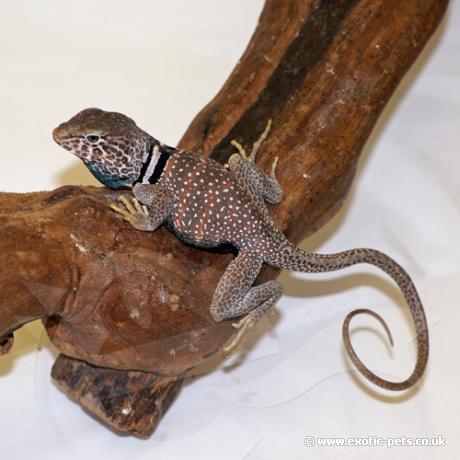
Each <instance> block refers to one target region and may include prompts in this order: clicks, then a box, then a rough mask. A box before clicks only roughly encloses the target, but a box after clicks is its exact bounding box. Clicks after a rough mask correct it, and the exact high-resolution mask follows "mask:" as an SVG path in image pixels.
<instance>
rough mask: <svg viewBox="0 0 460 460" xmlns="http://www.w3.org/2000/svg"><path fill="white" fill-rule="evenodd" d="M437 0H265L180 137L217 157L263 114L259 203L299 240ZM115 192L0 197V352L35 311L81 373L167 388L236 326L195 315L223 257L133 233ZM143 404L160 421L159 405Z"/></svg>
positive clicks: (347, 167) (442, 2) (342, 183)
mask: <svg viewBox="0 0 460 460" xmlns="http://www.w3.org/2000/svg"><path fill="white" fill-rule="evenodd" d="M446 5H447V0H406V1H404V2H401V1H396V0H335V1H331V2H329V1H317V0H303V1H301V0H299V1H297V2H286V1H284V0H268V1H267V2H266V4H265V7H264V10H263V12H262V15H261V19H260V22H259V24H258V27H257V30H256V31H255V33H254V36H253V37H252V40H251V42H250V44H249V46H248V48H247V50H246V52H245V53H244V55H243V57H242V59H241V61H240V62H239V64H238V65H237V66H236V68H235V70H234V72H233V73H232V75H231V76H230V77H229V79H228V81H227V82H226V83H225V85H224V87H223V88H222V90H221V91H220V93H219V94H218V95H217V96H216V97H215V98H214V100H213V101H211V102H210V104H209V105H208V106H207V107H206V108H205V109H204V110H203V111H202V112H201V113H200V114H199V115H198V116H197V117H196V119H195V120H194V121H193V122H192V124H191V126H190V128H189V129H188V131H187V132H186V134H185V135H184V137H183V139H182V141H181V143H180V146H181V147H183V148H189V149H194V150H197V151H200V152H202V153H203V154H205V155H210V156H212V157H213V158H215V159H217V160H218V161H220V162H222V163H224V162H225V161H226V159H227V158H228V157H229V155H230V154H231V153H232V152H233V149H232V147H231V146H230V140H231V139H233V138H236V139H237V140H239V141H240V142H242V143H243V144H244V145H246V146H248V145H250V144H251V143H252V142H253V141H254V140H255V139H256V138H257V137H258V136H259V134H260V133H261V132H262V130H263V128H264V126H265V124H266V121H267V119H268V118H273V128H272V132H271V135H270V137H269V138H268V140H267V141H266V142H265V143H264V145H263V147H262V148H261V150H260V153H259V155H258V163H259V164H261V165H262V166H263V167H265V168H267V170H268V168H269V166H270V164H271V163H272V161H273V158H274V157H275V156H279V158H280V159H279V166H278V178H279V181H280V183H281V185H282V186H283V188H284V191H285V198H284V200H283V202H282V203H281V205H279V206H276V207H271V208H270V211H271V212H272V215H273V216H274V218H275V222H276V223H277V224H278V225H279V226H280V228H281V229H282V230H283V231H284V232H286V234H287V235H288V237H289V238H290V239H291V240H292V241H294V242H299V241H300V240H301V239H302V238H303V237H305V236H307V235H310V234H311V233H313V232H314V231H316V230H317V229H318V228H319V227H320V226H321V225H323V224H324V223H325V222H326V221H327V220H328V219H329V218H331V217H332V216H333V215H334V213H335V212H337V210H338V209H339V208H340V205H341V204H342V202H343V200H344V198H345V196H346V193H347V191H348V190H349V187H350V184H351V181H352V179H353V176H354V173H355V170H356V165H357V161H358V159H359V154H360V152H361V150H362V147H363V145H364V143H365V141H366V139H367V138H368V136H369V134H370V131H371V129H372V127H373V126H374V124H375V122H376V120H377V118H378V116H379V114H380V112H381V110H382V109H383V107H384V106H385V104H386V102H387V101H388V99H389V97H390V96H391V94H392V93H393V91H394V89H395V87H396V86H397V84H398V82H399V81H400V80H401V78H402V77H403V76H404V74H405V72H406V70H407V69H408V68H409V66H410V65H411V64H412V63H413V62H414V60H415V58H416V57H417V55H418V54H419V52H420V51H421V49H422V48H423V46H424V45H425V43H426V41H427V40H428V38H429V37H430V35H431V34H432V32H433V31H434V30H435V27H436V25H437V24H438V23H439V21H440V19H441V17H442V15H443V13H444V11H445V8H446ZM126 193H128V192H126ZM115 196H116V194H115V193H114V192H112V191H109V190H106V189H102V188H99V189H98V188H93V187H84V188H80V187H63V188H60V189H58V190H55V191H52V192H44V193H31V194H6V193H3V194H0V253H1V254H2V258H1V260H0V292H2V297H1V299H0V312H1V315H0V353H6V352H8V351H9V349H10V346H11V345H12V340H11V333H12V331H14V329H16V328H17V327H20V326H21V325H22V324H24V323H26V322H28V321H31V320H33V319H36V318H42V320H43V321H44V323H45V325H46V328H47V331H48V333H49V335H50V338H51V340H52V341H53V343H54V344H55V345H56V347H57V348H58V350H60V351H61V352H62V353H64V354H65V355H67V357H69V358H68V359H70V358H73V359H75V360H83V361H85V362H86V363H87V365H88V367H85V372H86V373H87V375H92V374H91V372H93V371H92V370H91V367H94V368H96V367H97V368H99V367H105V368H107V372H108V374H110V372H109V371H110V370H112V371H113V372H114V373H117V372H119V371H142V372H145V373H151V374H152V382H153V381H155V379H156V374H165V375H176V376H178V379H177V382H180V379H181V376H182V375H183V374H184V372H185V371H186V370H187V369H189V368H191V367H193V366H195V365H196V364H198V363H200V362H202V361H203V360H204V359H205V358H206V357H208V356H210V355H212V354H214V353H216V352H217V351H218V350H219V349H220V348H221V346H222V344H223V343H224V342H225V341H226V340H227V339H228V338H229V337H230V335H231V334H232V332H233V330H232V328H231V326H230V325H229V323H228V322H223V323H220V324H215V323H214V322H213V321H212V319H211V318H210V316H209V313H208V310H209V304H210V299H211V296H212V293H213V291H214V288H215V286H216V284H217V281H218V279H219V278H220V276H221V275H222V273H223V270H224V269H225V267H226V265H227V264H228V262H229V261H230V260H231V255H220V254H216V253H210V252H206V251H202V250H199V249H194V248H190V247H187V246H185V245H183V244H182V243H180V242H179V241H178V240H177V239H176V238H175V237H174V236H172V235H171V234H170V233H169V232H168V231H166V230H165V229H159V230H158V231H156V232H155V233H153V234H146V233H142V232H138V231H136V230H133V229H132V228H131V227H130V226H129V225H128V224H125V223H124V222H123V221H121V220H120V219H119V218H118V217H117V216H116V215H115V214H114V213H113V212H112V211H111V210H110V209H109V208H108V203H109V202H111V201H112V200H113V199H114V197H115ZM263 276H264V277H265V278H269V277H274V276H276V273H275V272H274V271H273V270H270V271H269V270H266V271H265V272H264V275H263ZM68 359H67V358H66V359H62V360H58V362H57V363H56V366H55V369H54V375H55V376H56V375H59V379H58V381H59V383H60V386H61V388H63V389H64V391H66V392H67V393H68V394H69V395H71V396H72V397H74V398H75V399H77V400H78V401H79V402H80V403H81V404H82V405H84V406H85V407H87V408H88V409H89V410H91V411H93V412H94V413H96V414H97V415H98V416H100V417H102V418H104V419H105V420H106V422H107V423H110V424H112V425H113V426H114V427H115V428H116V429H118V430H124V429H126V430H127V431H133V432H137V433H139V432H140V430H139V429H138V428H132V426H131V425H130V422H127V421H125V422H123V421H120V418H119V417H115V418H112V417H111V416H110V415H109V414H103V413H102V412H101V410H100V407H101V404H103V403H102V401H101V400H98V399H97V394H98V393H97V391H95V392H94V394H93V396H94V395H95V398H96V399H95V400H94V401H93V402H88V401H89V399H85V398H84V397H83V396H82V393H81V392H80V393H79V391H80V390H75V389H74V388H73V387H70V386H68V385H65V384H63V382H69V381H70V379H71V377H72V373H73V372H75V369H76V367H75V366H76V364H75V363H73V364H72V365H69V363H72V361H68ZM78 363H80V361H78ZM74 365H75V366H74ZM95 366H96V367H95ZM100 372H102V371H100ZM104 372H105V371H104ZM108 374H104V375H108ZM114 375H115V374H114ZM117 375H118V374H117ZM127 375H128V373H127ZM179 387H180V383H178V384H176V385H173V386H172V387H168V388H167V389H166V388H165V389H164V392H165V393H164V395H162V390H161V389H160V390H159V392H158V393H156V395H157V396H155V398H157V397H158V398H159V400H162V398H164V396H165V395H166V392H167V399H169V398H171V397H173V394H174V392H175V391H177V390H178V388H179ZM155 398H154V399H155ZM151 407H152V411H153V412H152V417H153V418H154V419H155V420H158V419H159V416H161V413H162V411H158V412H155V411H156V410H157V409H155V407H154V405H152V406H151ZM114 410H115V409H114ZM116 410H118V409H116ZM144 415H145V414H144ZM115 420H116V421H115ZM133 426H134V425H133ZM152 429H153V425H152V426H151V427H149V428H148V430H150V431H151V430H152ZM148 430H147V431H148Z"/></svg>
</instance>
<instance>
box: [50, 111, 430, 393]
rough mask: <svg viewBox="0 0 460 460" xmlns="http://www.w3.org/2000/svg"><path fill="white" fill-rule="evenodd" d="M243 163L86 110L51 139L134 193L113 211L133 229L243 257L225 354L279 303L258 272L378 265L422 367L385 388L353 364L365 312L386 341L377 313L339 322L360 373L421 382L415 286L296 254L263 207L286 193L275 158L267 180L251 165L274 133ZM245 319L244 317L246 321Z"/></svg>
mask: <svg viewBox="0 0 460 460" xmlns="http://www.w3.org/2000/svg"><path fill="white" fill-rule="evenodd" d="M270 123H271V121H270V122H269V124H268V125H267V128H266V130H265V131H264V133H263V134H262V136H261V138H260V139H259V140H258V141H257V142H256V143H255V144H254V146H253V149H252V152H251V154H250V155H249V156H248V155H246V153H245V151H244V149H243V148H242V147H241V145H240V144H238V143H237V142H235V141H234V142H233V145H234V146H235V147H236V148H237V149H238V151H239V153H236V154H234V155H232V156H231V157H230V159H229V162H228V165H226V166H225V167H224V166H222V165H220V164H219V163H217V162H215V161H214V160H212V159H210V158H207V157H203V156H201V155H198V154H196V153H193V152H188V151H182V150H178V149H174V148H172V147H168V146H166V145H164V144H162V143H160V142H159V141H157V140H156V139H155V138H153V137H152V136H150V135H149V134H147V133H146V132H144V131H142V130H141V129H140V128H138V127H137V126H136V124H135V123H134V121H133V120H131V119H130V118H128V117H126V116H125V115H123V114H120V113H115V112H104V111H102V110H100V109H86V110H83V111H82V112H80V113H78V114H77V115H75V116H74V117H73V118H71V119H70V120H69V121H68V122H66V123H63V124H61V125H60V126H58V127H57V128H56V129H55V130H54V131H53V137H54V139H55V141H56V142H57V143H58V144H59V145H61V146H62V147H64V148H65V149H67V150H69V151H71V152H72V153H74V154H75V155H77V156H78V157H79V158H81V159H82V160H83V161H84V163H85V164H86V166H87V167H88V169H89V170H90V171H91V172H92V173H93V174H94V175H95V176H96V177H97V178H98V179H99V180H100V181H101V182H102V183H103V184H105V185H107V186H108V187H111V188H119V187H120V186H123V185H132V186H133V189H132V190H133V194H134V197H135V198H134V197H133V198H132V200H128V199H127V198H125V197H122V196H121V197H120V198H119V200H118V202H117V203H114V204H112V206H111V207H112V208H113V209H114V210H115V211H116V212H118V213H119V214H121V215H122V216H123V218H124V219H125V220H127V221H128V222H130V223H131V225H132V226H133V227H135V228H136V229H138V230H143V231H154V230H155V229H156V228H158V227H159V226H160V225H161V224H163V223H164V224H166V225H167V226H168V228H170V229H171V230H172V231H173V232H174V233H175V234H176V235H177V236H178V237H179V238H180V239H181V240H183V241H185V242H187V243H191V244H194V245H196V246H199V247H208V248H210V247H216V246H221V245H224V244H226V245H228V244H230V245H232V246H233V247H234V248H235V249H236V250H237V251H238V255H237V257H236V258H235V259H234V260H233V261H232V262H231V263H230V264H229V266H228V268H227V270H226V271H225V273H224V275H223V276H222V278H221V279H220V281H219V283H218V285H217V287H216V290H215V292H214V295H213V299H212V302H211V307H210V313H211V316H212V318H213V319H214V320H215V321H222V320H224V319H229V318H237V317H241V316H242V319H240V320H239V321H238V322H237V323H235V324H234V326H235V328H236V329H238V332H237V334H236V335H235V337H234V338H233V339H232V340H231V342H230V343H229V344H228V345H226V346H225V347H224V353H225V354H226V355H229V354H231V353H232V352H233V351H234V350H236V348H237V345H238V344H239V342H240V340H241V338H242V337H243V336H244V335H245V334H246V333H247V331H248V330H249V329H250V328H251V327H252V326H253V325H254V324H255V323H256V322H257V321H258V320H259V319H260V317H261V316H262V314H263V313H264V312H265V311H267V310H269V309H270V308H272V307H274V306H275V305H276V303H277V301H278V300H279V298H280V297H281V294H282V290H281V286H280V284H279V283H278V282H277V281H268V282H266V283H264V284H261V285H258V286H253V284H254V281H255V279H256V278H257V275H258V274H259V271H260V269H261V267H262V264H264V263H266V264H268V265H271V266H274V267H278V268H287V269H289V270H296V271H303V272H309V273H313V272H326V271H333V270H340V269H342V268H346V267H349V266H351V265H355V264H359V263H368V264H372V265H375V266H377V267H379V268H380V269H382V270H383V271H384V272H386V273H387V274H388V275H390V276H391V277H392V278H393V280H394V281H395V282H396V283H397V284H398V286H399V288H400V289H401V291H402V293H403V295H404V297H405V299H406V301H407V304H408V306H409V309H410V312H411V315H412V318H413V320H414V323H415V329H416V333H417V345H418V351H417V362H416V365H415V368H414V370H413V372H412V374H411V375H410V376H409V377H408V378H407V379H405V380H403V381H401V382H391V381H388V380H384V379H382V378H381V377H379V376H377V375H376V374H374V373H372V372H371V371H370V370H369V369H368V368H367V367H366V366H365V365H364V364H363V363H362V362H361V361H360V359H359V358H358V357H357V355H356V353H355V351H354V350H353V347H352V345H351V342H350V338H349V323H350V321H351V319H352V318H353V317H354V316H355V315H357V314H361V313H365V314H369V315H371V316H373V317H375V318H376V319H378V320H379V321H380V322H381V324H382V325H383V326H384V328H385V330H386V332H387V334H388V337H389V339H390V342H391V343H393V341H392V337H391V334H390V331H389V329H388V327H387V325H386V323H385V322H384V320H383V319H382V318H381V317H380V316H379V315H377V313H374V312H373V311H371V310H366V309H360V310H354V311H352V312H351V313H349V314H348V315H347V317H346V318H345V321H344V324H343V340H344V344H345V349H346V351H347V353H348V356H349V357H350V359H351V361H352V362H353V363H354V364H355V366H356V368H357V369H358V370H359V371H360V372H361V373H362V374H363V375H364V376H365V377H366V378H367V379H368V380H370V381H371V382H373V383H374V384H376V385H378V386H380V387H383V388H386V389H388V390H404V389H406V388H409V387H411V386H412V385H414V384H415V383H416V382H417V381H418V380H419V379H420V377H421V376H422V374H423V372H424V369H425V367H426V363H427V360H428V327H427V323H426V318H425V313H424V310H423V306H422V303H421V301H420V298H419V297H418V294H417V291H416V289H415V286H414V284H413V282H412V280H411V278H410V277H409V275H408V274H407V273H406V272H405V271H404V269H403V268H402V267H401V266H400V265H398V264H397V263H396V262H395V261H394V260H392V259H391V258H390V257H388V256H387V255H385V254H383V253H382V252H379V251H376V250H373V249H352V250H349V251H344V252H340V253H337V254H327V255H326V254H323V255H322V254H313V253H308V252H305V251H302V250H301V249H298V248H296V247H295V246H293V245H292V244H291V243H290V242H289V241H288V240H287V239H286V238H285V237H284V235H283V233H282V232H280V231H279V230H278V229H277V228H276V227H275V225H274V224H273V221H272V219H271V218H270V216H269V214H268V211H267V208H266V205H265V201H268V202H270V203H279V202H280V201H281V199H282V190H281V188H280V186H279V184H278V182H277V180H276V178H275V167H276V161H277V160H276V159H275V162H274V164H273V168H272V171H271V174H270V175H267V174H265V173H264V172H262V171H261V170H260V169H259V168H258V167H257V166H256V165H255V156H256V153H257V150H258V148H259V147H260V145H261V143H262V141H263V140H264V139H265V137H266V136H267V134H268V131H269V129H270ZM243 315H244V316H243Z"/></svg>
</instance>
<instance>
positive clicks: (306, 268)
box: [276, 241, 429, 391]
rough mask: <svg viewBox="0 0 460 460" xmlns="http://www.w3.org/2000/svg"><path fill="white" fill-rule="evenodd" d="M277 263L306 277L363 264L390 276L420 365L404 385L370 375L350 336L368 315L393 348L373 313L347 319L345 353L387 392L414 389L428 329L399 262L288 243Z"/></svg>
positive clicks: (423, 363)
mask: <svg viewBox="0 0 460 460" xmlns="http://www.w3.org/2000/svg"><path fill="white" fill-rule="evenodd" d="M277 259H278V260H277V264H276V266H277V267H280V268H287V269H288V270H292V271H301V272H307V273H318V272H329V271H335V270H340V269H342V268H346V267H350V266H351V265H356V264H361V263H367V264H371V265H374V266H376V267H378V268H380V269H381V270H383V271H384V272H385V273H387V274H388V275H389V276H390V277H391V278H392V279H393V280H394V281H395V282H396V284H397V285H398V287H399V288H400V289H401V292H402V294H403V296H404V298H405V300H406V302H407V305H408V306H409V309H410V313H411V315H412V319H413V321H414V324H415V331H416V335H417V361H416V364H415V368H414V370H413V371H412V374H411V375H410V376H409V377H408V378H407V379H405V380H403V381H401V382H391V381H389V380H385V379H383V378H381V377H379V376H378V375H376V374H374V373H373V372H371V371H370V370H369V369H368V368H367V367H366V366H365V365H364V364H363V362H362V361H361V360H360V359H359V358H358V356H357V354H356V352H355V350H354V349H353V346H352V344H351V341H350V333H349V325H350V321H351V319H352V318H353V317H354V316H356V315H358V314H361V313H365V314H369V315H371V316H373V317H374V318H376V319H377V320H378V321H380V323H381V324H382V325H383V327H384V328H385V331H386V333H387V335H388V338H389V341H390V343H391V345H392V346H393V339H392V337H391V333H390V330H389V328H388V326H387V324H386V323H385V321H384V320H383V319H382V318H381V317H380V316H379V315H378V314H377V313H375V312H373V311H372V310H367V309H357V310H353V311H352V312H350V313H349V314H348V315H347V316H346V318H345V320H344V322H343V327H342V335H343V341H344V345H345V350H346V352H347V354H348V357H349V358H350V360H351V361H352V362H353V364H354V365H355V366H356V368H357V369H358V371H359V372H360V373H361V374H362V375H363V376H364V377H366V378H367V379H368V380H369V381H371V382H372V383H374V384H376V385H378V386H380V387H382V388H385V389H387V390H393V391H400V390H405V389H407V388H410V387H411V386H413V385H414V384H415V383H416V382H417V381H418V380H419V379H420V377H421V376H422V374H423V372H424V370H425V367H426V364H427V361H428V349H429V345H428V342H429V341H428V325H427V322H426V317H425V312H424V310H423V305H422V302H421V300H420V297H419V295H418V293H417V290H416V288H415V286H414V283H413V282H412V279H411V278H410V276H409V275H408V274H407V272H406V271H405V270H404V269H403V268H402V267H401V266H400V265H399V264H398V263H397V262H395V261H394V260H393V259H392V258H391V257H389V256H387V255H386V254H384V253H383V252H380V251H377V250H374V249H351V250H349V251H343V252H338V253H336V254H314V253H309V252H306V251H303V250H301V249H299V248H296V247H295V246H292V245H291V244H290V243H287V241H286V242H283V244H282V247H281V248H280V251H279V253H278V258H277Z"/></svg>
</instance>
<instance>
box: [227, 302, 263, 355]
mask: <svg viewBox="0 0 460 460" xmlns="http://www.w3.org/2000/svg"><path fill="white" fill-rule="evenodd" d="M260 316H261V315H260V313H259V312H257V310H254V311H252V312H250V313H248V314H247V315H246V316H245V317H244V318H242V319H240V320H239V321H238V322H237V323H232V326H233V327H234V328H235V329H238V333H237V334H236V335H235V336H234V337H232V338H231V339H230V340H229V341H228V342H227V343H226V344H225V345H224V347H223V348H222V351H223V354H224V357H225V358H229V357H230V356H232V355H233V354H234V353H235V352H236V351H237V350H238V347H239V345H240V343H241V340H242V338H243V337H244V336H245V335H246V334H247V332H248V331H249V329H251V328H252V327H253V326H254V325H255V324H256V323H257V321H258V320H259V318H260Z"/></svg>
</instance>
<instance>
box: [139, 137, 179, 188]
mask: <svg viewBox="0 0 460 460" xmlns="http://www.w3.org/2000/svg"><path fill="white" fill-rule="evenodd" d="M174 150H175V149H174V148H173V147H169V146H167V145H163V144H159V143H158V144H157V143H154V144H151V145H150V147H149V154H148V156H147V158H146V160H145V161H144V162H143V164H142V168H141V171H140V174H139V178H138V179H137V180H136V183H138V182H140V183H147V182H148V183H149V184H155V183H156V182H157V181H158V179H159V178H160V176H161V175H162V174H163V171H164V170H165V167H166V163H167V162H168V160H169V158H170V157H171V154H172V152H174ZM154 154H157V155H158V159H157V160H156V165H155V167H154V169H153V171H152V172H150V171H149V168H150V164H151V162H152V159H153V156H154ZM149 173H150V177H146V176H147V175H148V174H149Z"/></svg>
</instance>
